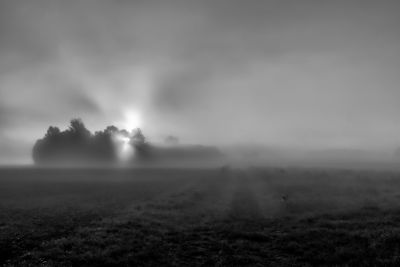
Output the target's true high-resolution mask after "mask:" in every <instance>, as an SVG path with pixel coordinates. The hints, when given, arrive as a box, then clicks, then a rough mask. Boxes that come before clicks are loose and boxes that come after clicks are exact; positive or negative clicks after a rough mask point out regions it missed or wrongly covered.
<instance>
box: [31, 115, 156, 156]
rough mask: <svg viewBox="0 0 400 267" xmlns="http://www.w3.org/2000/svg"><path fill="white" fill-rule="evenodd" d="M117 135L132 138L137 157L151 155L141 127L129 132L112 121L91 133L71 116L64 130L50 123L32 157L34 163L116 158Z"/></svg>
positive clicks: (119, 147) (80, 121)
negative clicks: (111, 123) (112, 123)
mask: <svg viewBox="0 0 400 267" xmlns="http://www.w3.org/2000/svg"><path fill="white" fill-rule="evenodd" d="M118 136H123V137H125V138H129V140H130V142H129V143H130V145H131V146H132V147H133V148H134V149H135V151H136V153H135V155H136V156H137V157H136V159H144V158H148V157H149V155H150V145H149V144H148V143H147V141H146V137H145V136H144V135H143V133H142V131H141V129H136V130H135V131H133V132H132V133H131V134H130V133H129V132H128V131H126V130H124V129H122V130H120V129H118V128H117V127H115V126H113V125H111V126H108V127H107V128H106V129H104V130H103V131H97V132H95V133H94V135H92V133H91V132H90V131H89V130H88V129H87V128H86V126H85V124H84V123H83V122H82V120H81V119H72V120H71V121H70V125H69V127H68V129H67V130H65V131H60V129H59V128H57V127H54V126H50V127H49V128H48V130H47V132H46V134H45V135H44V137H43V138H42V139H39V140H37V141H36V143H35V145H34V147H33V149H32V157H33V159H34V161H35V163H53V162H57V163H64V162H71V163H78V164H81V163H82V164H84V163H85V162H114V161H117V160H118V158H119V157H118V149H121V146H119V144H118V142H119V141H118V138H116V137H118Z"/></svg>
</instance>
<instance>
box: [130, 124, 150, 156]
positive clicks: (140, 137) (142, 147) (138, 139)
mask: <svg viewBox="0 0 400 267" xmlns="http://www.w3.org/2000/svg"><path fill="white" fill-rule="evenodd" d="M130 144H131V145H132V146H133V148H134V149H135V152H136V153H135V155H136V158H137V159H148V158H149V157H150V145H149V144H148V143H147V142H146V137H145V136H144V134H143V132H142V130H141V129H140V128H137V129H136V130H134V131H133V134H132V137H131V141H130Z"/></svg>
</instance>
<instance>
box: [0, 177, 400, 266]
mask: <svg viewBox="0 0 400 267" xmlns="http://www.w3.org/2000/svg"><path fill="white" fill-rule="evenodd" d="M163 173H164V176H163V175H160V176H161V177H164V178H157V179H150V180H149V181H147V182H143V180H142V179H139V180H138V179H133V180H128V181H126V180H124V182H122V183H119V184H115V183H111V184H109V183H106V184H103V185H98V184H97V185H94V186H93V188H92V187H87V188H85V190H83V191H79V190H81V189H82V188H81V189H79V185H82V184H81V182H79V181H78V183H77V184H74V186H71V187H67V186H62V187H60V189H54V187H52V186H50V187H48V189H47V190H45V191H44V192H43V191H42V189H43V188H42V187H41V186H39V187H33V188H32V187H31V188H30V189H29V190H26V188H25V189H24V194H22V195H21V196H20V197H21V199H19V198H18V197H17V196H18V192H20V191H21V189H19V190H16V191H15V194H14V195H13V194H8V195H7V194H5V193H4V195H7V197H4V198H3V200H4V201H3V202H2V205H1V207H0V211H1V213H0V214H1V215H0V230H1V231H0V264H2V265H4V266H399V264H400V208H397V207H396V205H395V201H396V200H397V193H396V190H397V189H398V188H399V187H398V182H397V180H396V179H395V177H390V179H389V180H387V179H386V180H385V179H384V178H383V176H382V174H379V175H380V176H382V179H381V180H370V179H369V180H366V181H364V183H361V182H360V180H359V178H357V179H356V178H354V179H356V180H354V179H352V180H349V181H348V183H346V184H344V183H341V184H340V190H338V189H337V188H336V187H335V188H336V189H335V188H334V187H333V185H332V183H331V184H329V183H328V182H323V183H316V182H315V181H314V182H313V183H311V184H310V183H309V181H310V180H307V179H306V178H304V177H303V176H304V175H305V174H304V173H299V171H296V172H295V173H296V174H297V177H303V178H301V179H306V180H300V181H297V183H294V182H291V180H292V179H294V178H293V177H292V175H293V173H282V172H276V171H272V172H268V174H267V175H268V176H269V177H272V176H273V177H276V176H278V177H280V178H281V179H282V180H280V181H279V180H278V181H277V180H275V179H273V180H272V181H271V180H270V181H268V179H269V178H268V177H267V178H266V176H265V172H262V174H261V173H259V172H256V173H254V172H246V173H243V172H231V173H230V174H225V173H224V174H221V173H220V172H218V171H213V172H204V171H196V172H194V171H186V172H185V173H175V174H174V175H172V174H171V173H165V172H163ZM314 174H315V173H314ZM342 174H343V173H329V175H328V176H329V177H332V175H333V176H335V175H342ZM271 175H272V176H271ZM286 176H290V177H286ZM305 176H307V175H305ZM165 177H168V178H165ZM182 177H186V178H183V179H182ZM285 177H286V178H285ZM357 177H358V176H357ZM163 179H164V180H163ZM298 179H300V178H298ZM346 179H348V178H346ZM339 180H340V181H343V180H341V179H340V178H338V180H337V181H339ZM163 181H168V182H166V183H163ZM23 184H25V183H23ZM44 184H46V185H48V184H49V182H48V181H47V182H46V183H44ZM50 184H51V183H50ZM366 184H367V185H368V187H365V185H366ZM39 185H41V183H40V184H39ZM111 185H113V186H111ZM127 185H129V186H127ZM263 185H264V187H263ZM265 185H268V186H265ZM283 185H284V186H283ZM301 185H304V186H305V187H304V188H301V187H300V186H301ZM322 185H324V186H322ZM387 185H390V186H387ZM7 186H9V188H10V185H9V183H7ZM13 186H14V185H13ZM127 187H128V188H130V189H129V190H128V189H127ZM293 187H296V190H294V191H293ZM342 187H343V188H342ZM352 187H357V188H359V190H361V192H363V194H365V198H366V199H367V200H368V201H364V200H361V199H360V196H355V195H354V191H352V190H349V188H350V189H351V188H352ZM18 188H21V187H20V186H19V187H18ZM38 188H42V189H40V190H39V189H38ZM62 188H64V190H62ZM68 188H69V189H68ZM90 188H92V189H90ZM271 188H273V191H272V192H276V191H279V193H281V191H282V190H283V191H285V192H286V193H287V192H289V193H290V197H293V198H294V197H295V196H294V195H295V194H296V193H297V194H298V193H299V191H301V192H303V195H304V196H303V198H302V199H300V198H299V199H295V200H292V202H289V203H279V201H278V200H277V199H275V201H276V203H279V204H277V206H276V207H275V209H276V210H277V211H279V212H278V213H274V216H268V215H269V214H270V212H269V209H270V205H267V204H266V203H264V202H265V199H266V197H270V195H271V194H272V193H271ZM307 188H308V189H309V188H311V189H314V191H315V190H317V189H318V188H320V192H324V193H325V194H327V192H330V193H331V194H330V195H329V194H327V199H321V202H320V203H317V204H318V205H316V204H315V203H313V201H311V200H315V199H314V198H313V195H312V194H311V193H307V192H308V191H307ZM327 188H328V189H329V190H328V189H327ZM344 188H346V190H347V191H346V190H344ZM371 188H379V189H380V190H378V191H374V190H371ZM389 188H391V190H390V191H388V190H389ZM106 189H107V190H106ZM61 192H63V194H61ZM77 192H78V193H77ZM79 192H80V193H79ZM334 192H336V193H334ZM344 192H348V194H346V195H345V196H344ZM365 192H370V194H369V195H367V194H366V193H365ZM51 193H53V194H51ZM55 193H57V194H55ZM72 193H74V194H72ZM23 195H26V196H27V199H29V200H30V201H29V202H30V203H27V202H24V201H23V199H24V198H23ZM337 195H339V196H340V201H339V202H337V199H338V198H337ZM38 196H40V197H38ZM49 196H51V197H50V198H49ZM104 196H107V197H104ZM335 196H336V197H335ZM270 198H271V201H270V202H273V201H274V198H273V197H270ZM330 199H334V200H335V201H336V202H335V203H330V202H329V201H328V200H330ZM382 199H386V200H385V201H386V202H384V201H383V200H382ZM328 202H329V203H328ZM4 203H6V204H7V205H4ZM326 203H328V204H326ZM354 203H360V204H359V205H358V206H357V205H355V204H354ZM380 203H384V205H380ZM334 204H335V205H334ZM343 204H346V205H347V206H348V207H349V208H347V209H346V208H345V206H343V207H342V209H338V207H340V205H343ZM324 205H325V206H324ZM307 207H308V210H307ZM316 207H318V208H316ZM321 207H335V209H332V210H329V209H321ZM296 210H297V212H296ZM315 210H318V212H315ZM321 210H322V211H321ZM300 211H301V212H300Z"/></svg>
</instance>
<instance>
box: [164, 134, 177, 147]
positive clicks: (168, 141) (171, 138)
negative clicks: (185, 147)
mask: <svg viewBox="0 0 400 267" xmlns="http://www.w3.org/2000/svg"><path fill="white" fill-rule="evenodd" d="M164 141H165V143H166V144H168V145H177V144H179V138H178V137H176V136H173V135H168V136H167V137H166V138H165V140H164Z"/></svg>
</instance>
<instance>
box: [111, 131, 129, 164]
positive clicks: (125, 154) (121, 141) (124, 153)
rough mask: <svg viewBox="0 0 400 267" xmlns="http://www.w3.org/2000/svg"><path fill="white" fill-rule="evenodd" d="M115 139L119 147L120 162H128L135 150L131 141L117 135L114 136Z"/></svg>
mask: <svg viewBox="0 0 400 267" xmlns="http://www.w3.org/2000/svg"><path fill="white" fill-rule="evenodd" d="M114 139H115V142H116V144H117V147H118V154H119V157H120V160H122V161H128V160H129V158H130V157H131V156H132V155H133V149H132V146H131V144H130V140H131V139H130V138H129V137H126V136H124V135H122V134H116V135H115V136H114Z"/></svg>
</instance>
